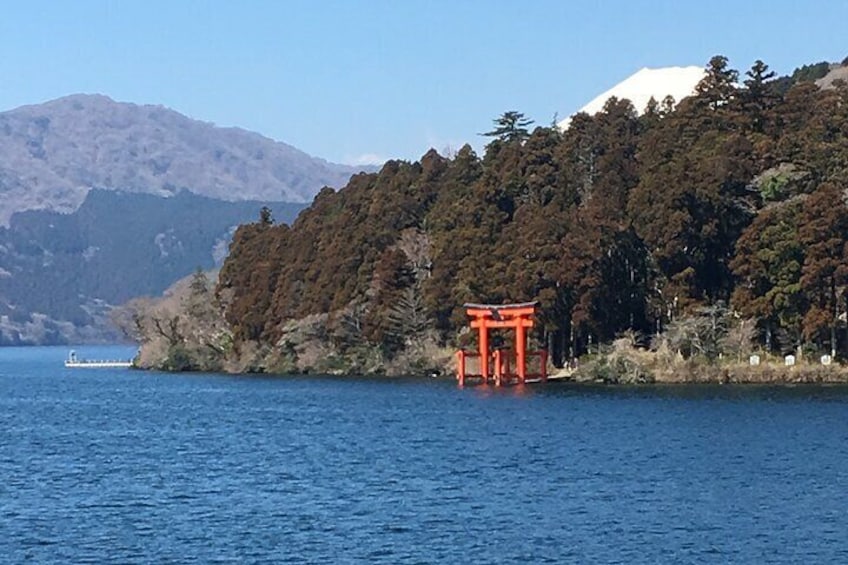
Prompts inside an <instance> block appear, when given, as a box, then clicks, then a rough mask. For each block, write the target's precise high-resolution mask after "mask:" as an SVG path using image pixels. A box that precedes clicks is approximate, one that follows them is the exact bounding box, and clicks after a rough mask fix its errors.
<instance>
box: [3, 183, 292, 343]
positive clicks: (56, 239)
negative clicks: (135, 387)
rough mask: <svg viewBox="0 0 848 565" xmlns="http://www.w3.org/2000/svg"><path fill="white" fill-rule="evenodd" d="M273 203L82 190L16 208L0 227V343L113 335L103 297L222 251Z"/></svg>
mask: <svg viewBox="0 0 848 565" xmlns="http://www.w3.org/2000/svg"><path fill="white" fill-rule="evenodd" d="M266 205H268V206H274V208H275V209H276V213H277V217H278V218H280V219H281V220H289V221H291V220H293V219H294V217H295V216H296V215H297V213H298V212H299V211H300V210H301V209H302V208H303V206H304V205H303V204H286V203H282V202H276V203H269V202H256V201H247V202H223V201H220V200H214V199H212V198H204V197H202V196H198V195H195V194H191V193H189V192H186V191H183V192H180V193H178V194H177V195H175V196H173V197H171V198H160V197H157V196H153V195H149V194H131V193H124V192H117V191H107V190H92V191H90V192H89V193H88V195H87V197H86V199H85V201H84V202H83V204H82V206H80V208H79V209H78V210H76V211H75V212H73V213H72V214H59V213H56V212H48V211H43V210H32V211H27V212H19V213H17V214H15V215H13V216H12V218H11V223H10V226H9V227H8V228H5V227H0V345H7V344H21V343H24V344H31V343H41V344H54V343H67V342H72V343H79V342H81V341H92V340H94V341H102V340H110V339H111V340H114V339H115V332H114V328H112V327H111V326H110V325H109V324H108V320H107V319H106V317H105V315H106V313H107V312H108V310H109V307H110V306H111V305H117V304H121V303H123V302H126V301H127V300H129V299H130V298H133V297H136V296H143V295H156V294H159V293H161V292H162V291H163V290H165V289H166V288H168V287H169V286H170V285H171V284H173V283H174V282H175V281H176V280H178V279H180V278H181V277H184V276H186V275H188V274H190V273H191V272H192V271H194V270H195V269H196V268H198V267H201V268H204V269H211V268H213V267H215V266H216V265H219V264H220V262H221V261H222V260H223V257H224V255H226V251H227V244H228V243H229V239H230V236H231V234H232V231H233V229H234V227H235V226H236V225H238V224H240V223H243V222H246V221H249V220H250V219H251V218H255V217H257V216H258V213H259V210H260V208H261V207H262V206H266Z"/></svg>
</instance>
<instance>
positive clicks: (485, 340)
mask: <svg viewBox="0 0 848 565" xmlns="http://www.w3.org/2000/svg"><path fill="white" fill-rule="evenodd" d="M538 305H539V303H538V302H522V303H519V304H465V305H464V306H465V311H466V313H467V314H468V315H469V316H470V317H471V318H473V319H472V320H471V323H470V326H471V327H472V328H476V329H477V335H478V340H477V343H478V344H479V347H480V374H481V375H482V376H483V380H484V382H485V381H488V379H489V375H490V372H489V330H490V329H502V328H506V329H514V330H515V361H516V363H515V364H516V369H517V371H518V380H519V382H521V383H524V382H525V380H526V379H527V329H528V328H532V327H533V315H534V314H535V313H536V308H537V307H538Z"/></svg>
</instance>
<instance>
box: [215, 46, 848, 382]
mask: <svg viewBox="0 0 848 565" xmlns="http://www.w3.org/2000/svg"><path fill="white" fill-rule="evenodd" d="M706 71H707V73H706V75H705V78H704V79H703V80H702V81H701V82H700V83H699V84H698V86H697V89H696V94H695V95H694V96H692V97H689V98H685V99H683V100H680V101H675V100H673V99H670V98H667V99H665V100H652V101H651V102H650V103H649V104H648V107H647V108H645V109H639V110H644V111H642V112H641V115H640V113H637V109H636V108H634V107H633V106H632V104H631V103H630V102H629V101H627V100H618V99H615V98H611V99H610V100H609V101H608V102H607V103H606V106H605V107H604V109H603V111H602V112H600V113H598V114H597V115H594V116H589V115H586V114H578V115H576V116H575V117H574V118H573V120H572V122H571V125H570V127H569V128H568V129H567V130H565V131H560V130H558V129H557V128H555V127H535V128H534V129H531V124H532V122H531V121H530V120H529V119H526V118H525V117H524V116H523V115H522V114H521V113H519V112H507V113H505V114H503V115H502V116H501V117H500V118H498V119H496V120H495V123H494V128H493V129H492V130H491V131H488V132H486V133H485V134H484V135H487V136H489V138H490V140H489V143H488V144H487V145H486V147H485V153H484V155H483V156H482V157H480V156H478V155H477V154H475V152H474V151H473V150H472V149H471V147H469V146H465V147H463V148H461V149H460V150H458V151H457V152H456V153H455V154H452V155H447V156H441V155H439V154H437V153H436V152H435V151H432V150H431V151H429V152H428V153H427V154H425V155H424V156H423V157H422V158H421V160H420V161H418V162H414V163H409V162H403V161H390V162H388V163H386V164H385V165H384V166H383V168H382V169H381V170H380V171H379V172H377V173H372V174H359V175H356V176H354V177H352V179H351V181H350V183H349V184H348V185H347V186H346V187H344V188H343V189H341V190H339V191H333V190H331V189H324V190H323V191H322V192H321V193H320V194H319V195H318V196H317V197H316V199H315V201H314V203H313V204H312V205H311V206H310V207H309V208H308V209H306V210H305V211H304V212H302V213H301V214H300V216H299V217H298V219H297V220H296V221H295V222H294V223H293V224H292V225H291V226H288V225H283V224H280V225H275V224H274V223H273V220H272V219H271V218H270V214H269V213H268V211H267V210H265V211H264V213H263V216H262V218H261V219H260V221H258V222H256V223H253V224H249V225H244V226H241V227H240V228H239V229H238V231H237V232H236V234H235V236H234V240H233V243H232V245H231V248H230V254H229V256H228V258H227V260H226V261H225V263H224V266H223V268H222V270H221V272H220V276H219V280H218V285H217V289H216V296H217V297H218V300H220V303H221V304H222V308H223V311H224V315H225V318H226V322H227V325H228V326H229V329H230V331H231V337H232V347H233V348H234V349H233V350H234V351H235V352H236V353H238V352H240V351H245V350H250V351H253V352H255V351H264V352H265V353H266V354H269V353H274V352H276V353H277V354H278V356H279V355H283V354H284V353H285V352H286V351H287V350H289V351H292V352H293V351H294V346H293V345H292V343H291V342H290V337H291V335H292V334H291V328H292V327H293V324H296V321H297V320H301V321H307V322H308V323H309V324H311V326H310V329H309V332H310V335H311V336H312V338H313V339H315V340H320V341H322V342H323V343H325V344H326V347H327V348H329V349H328V350H332V351H333V352H334V353H335V354H338V355H356V354H359V353H357V352H362V351H370V352H374V351H377V352H378V353H379V355H380V356H381V358H382V359H391V358H393V357H396V356H398V355H402V354H403V353H404V352H405V351H408V350H409V349H410V348H416V347H420V345H421V344H422V343H434V344H436V345H441V346H450V347H455V346H456V345H458V344H462V343H464V341H465V340H467V339H469V338H470V337H471V336H469V335H468V334H467V332H463V329H464V328H465V326H466V323H467V321H466V319H465V315H464V311H463V309H462V304H463V303H465V302H486V303H503V302H524V301H530V300H538V301H539V302H540V305H541V313H540V316H539V319H538V324H537V327H536V328H534V336H533V337H534V339H535V340H536V341H537V342H538V343H539V344H543V345H545V346H547V347H548V348H549V349H550V351H551V353H552V360H553V362H554V364H556V365H558V366H559V365H561V364H562V363H563V362H565V361H566V360H567V359H568V358H569V357H571V356H579V355H581V354H583V353H585V352H586V351H587V350H591V349H592V348H593V347H597V345H598V344H604V343H608V342H610V341H611V340H613V339H615V338H616V337H617V336H620V335H622V334H627V335H630V336H634V337H633V339H634V340H635V341H636V342H637V343H639V344H641V345H642V346H645V347H647V346H649V345H650V344H651V342H652V339H653V342H654V343H656V340H657V336H663V335H665V336H670V335H674V336H678V337H677V338H676V339H677V340H678V341H677V342H676V344H675V348H676V349H677V350H678V351H679V352H682V354H683V355H696V354H697V355H702V356H705V357H707V358H714V357H716V356H718V355H719V354H721V352H722V347H725V351H726V348H727V347H729V346H728V345H727V343H728V341H727V339H726V338H727V336H728V335H729V334H733V335H734V336H736V338H737V339H743V340H745V341H752V342H754V346H755V347H759V348H761V349H762V350H766V351H769V352H774V353H777V354H779V353H786V352H794V351H799V352H810V353H813V352H830V351H831V350H833V352H834V353H835V354H837V356H839V355H842V354H843V353H844V352H845V351H846V347H848V339H847V338H846V310H848V301H847V299H848V261H846V259H848V257H846V256H848V248H846V241H848V205H846V188H848V86H846V84H845V83H844V82H840V81H838V82H837V83H836V84H835V85H834V86H833V87H832V88H828V89H820V88H819V87H817V86H816V85H815V83H814V82H813V80H814V79H816V78H819V77H821V76H822V75H823V74H824V73H826V72H827V66H826V65H825V66H824V67H822V66H821V65H818V66H816V65H813V66H808V67H802V68H801V69H798V70H797V71H796V73H795V74H794V75H793V76H791V77H782V78H776V77H775V73H773V72H771V71H770V70H769V68H768V66H767V65H765V64H764V63H762V62H761V61H757V62H756V63H755V64H754V65H753V66H752V67H751V68H750V69H749V70H747V71H746V72H744V73H741V74H740V73H739V72H738V71H736V70H734V69H732V68H731V67H730V66H729V63H728V61H727V59H726V58H725V57H722V56H716V57H714V58H712V59H711V60H710V61H709V63H708V65H707V67H706ZM316 320H317V322H316ZM746 328H747V333H746ZM734 331H735V332H736V333H733V332H734ZM719 334H721V335H719ZM740 335H741V336H742V337H741V338H739V336H740ZM681 336H682V337H681ZM719 337H722V338H724V341H723V342H722V343H723V344H724V345H720V343H719V341H720V340H719ZM281 352H282V353H281ZM292 354H294V353H292Z"/></svg>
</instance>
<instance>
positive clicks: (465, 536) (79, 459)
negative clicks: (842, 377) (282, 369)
mask: <svg viewBox="0 0 848 565" xmlns="http://www.w3.org/2000/svg"><path fill="white" fill-rule="evenodd" d="M66 354H67V349H60V348H0V560H3V561H6V562H12V563H19V562H24V561H32V562H37V563H44V562H62V563H84V562H104V561H109V562H119V563H149V562H199V563H214V562H279V563H365V562H367V563H437V562H441V563H591V562H618V563H687V562H693V563H703V562H712V563H728V562H735V563H766V562H787V563H848V389H846V388H839V387H831V388H806V387H803V388H801V387H798V388H764V387H747V388H746V387H707V388H691V387H687V388H617V389H615V388H586V387H574V386H565V385H554V384H550V385H547V386H533V387H527V388H524V389H519V388H510V389H505V390H495V389H492V388H486V389H483V388H467V389H464V390H461V389H458V388H457V387H456V386H455V384H454V383H453V382H449V381H442V380H436V379H410V380H400V381H398V380H391V381H390V380H376V379H356V378H346V379H343V378H328V377H326V378H319V377H311V378H303V377H290V378H279V377H277V378H270V377H268V378H264V377H233V376H224V375H170V374H159V373H147V372H136V371H130V370H124V369H65V368H64V367H63V366H62V359H63V358H64V357H65V356H66ZM78 354H80V356H83V357H128V356H131V354H132V349H131V348H102V349H92V348H89V349H88V350H86V349H85V348H79V349H78Z"/></svg>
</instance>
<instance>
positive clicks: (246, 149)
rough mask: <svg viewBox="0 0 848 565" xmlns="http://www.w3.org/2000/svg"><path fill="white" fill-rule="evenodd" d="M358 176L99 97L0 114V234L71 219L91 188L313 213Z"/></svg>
mask: <svg viewBox="0 0 848 565" xmlns="http://www.w3.org/2000/svg"><path fill="white" fill-rule="evenodd" d="M361 169H362V167H351V166H346V165H336V164H332V163H328V162H327V161H324V160H323V159H318V158H315V157H311V156H309V155H307V154H306V153H304V152H302V151H300V150H298V149H295V148H294V147H292V146H290V145H287V144H285V143H281V142H277V141H274V140H271V139H268V138H267V137H263V136H261V135H259V134H256V133H251V132H248V131H245V130H242V129H238V128H220V127H216V126H214V125H213V124H210V123H206V122H201V121H197V120H193V119H190V118H187V117H186V116H183V115H182V114H179V113H178V112H175V111H173V110H170V109H168V108H165V107H163V106H149V105H136V104H129V103H123V102H115V101H114V100H112V99H110V98H108V97H106V96H101V95H85V94H76V95H72V96H67V97H64V98H60V99H58V100H53V101H51V102H46V103H44V104H38V105H33V106H23V107H20V108H17V109H15V110H11V111H8V112H3V113H0V225H6V224H7V223H8V221H9V218H10V217H11V215H12V214H13V213H14V212H17V211H22V210H30V209H46V210H53V211H58V212H71V211H73V210H75V209H76V208H77V207H78V206H79V205H80V204H81V203H82V202H83V200H84V199H85V196H86V194H87V193H88V191H89V190H90V189H92V188H104V189H110V190H112V189H115V190H122V191H127V192H138V193H148V194H156V195H160V196H170V195H173V194H176V193H177V192H179V191H180V190H189V191H191V192H194V193H196V194H199V195H203V196H208V197H212V198H217V199H220V200H228V201H237V200H269V201H283V202H303V203H307V202H309V201H311V200H312V198H313V197H314V196H315V194H317V193H318V191H319V190H320V189H321V188H322V187H323V186H333V187H341V186H343V185H345V184H346V183H347V181H348V179H349V178H350V176H351V174H353V173H356V172H358V171H360V170H361Z"/></svg>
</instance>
